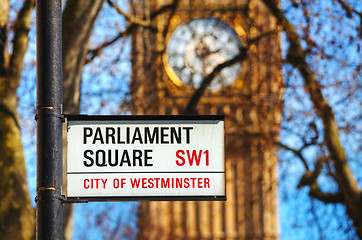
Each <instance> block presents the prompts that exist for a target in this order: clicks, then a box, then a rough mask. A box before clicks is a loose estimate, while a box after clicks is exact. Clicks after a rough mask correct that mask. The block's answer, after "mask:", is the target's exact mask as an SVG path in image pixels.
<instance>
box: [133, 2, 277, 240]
mask: <svg viewBox="0 0 362 240" xmlns="http://www.w3.org/2000/svg"><path fill="white" fill-rule="evenodd" d="M173 2H174V1H173V0H134V1H133V2H132V4H131V9H132V11H133V14H134V15H136V16H138V18H140V19H144V22H143V24H144V25H145V26H140V25H138V26H137V27H135V29H134V32H133V35H132V53H131V57H132V64H133V65H132V71H133V73H132V81H131V90H132V92H131V106H132V111H133V114H138V115H149V114H160V115H164V114H172V115H175V114H182V113H183V112H184V109H185V107H186V105H187V103H188V101H189V100H190V98H191V96H192V94H193V93H194V91H195V89H197V88H198V87H199V85H200V81H201V80H202V77H205V76H207V75H208V74H210V72H211V71H212V70H213V69H214V68H215V67H216V66H217V65H218V64H220V63H222V62H225V61H227V60H229V59H230V58H233V57H234V56H235V55H237V54H238V49H239V48H241V47H245V48H246V49H248V50H247V52H246V57H245V58H244V59H243V61H242V62H239V63H237V64H234V65H232V66H231V67H227V68H224V69H223V70H222V71H221V73H220V74H219V75H218V76H217V77H215V78H214V82H213V83H212V84H211V87H209V89H208V90H206V92H205V93H204V95H203V97H202V98H201V100H200V102H199V103H198V104H197V114H225V116H226V118H225V134H226V135H225V144H226V146H225V149H226V150H225V151H226V175H227V177H226V191H227V201H226V202H197V201H195V202H177V201H176V202H142V203H141V205H140V208H139V219H138V226H139V228H140V229H139V230H140V232H139V235H138V237H139V239H278V233H279V229H278V214H277V212H278V211H277V205H278V203H277V172H276V164H277V147H276V145H275V143H274V142H275V141H276V140H277V139H278V132H279V126H280V121H281V117H280V115H281V95H282V93H281V69H280V49H279V37H278V33H277V29H276V24H275V21H274V19H273V18H272V17H271V16H270V14H269V13H268V10H267V9H266V7H265V6H264V5H263V4H262V3H261V2H260V1H257V0H251V1H250V0H249V1H248V0H222V1H221V0H202V1H201V0H178V1H175V2H177V4H176V5H173V4H172V3H173ZM149 23H150V27H149V26H146V25H148V24H149ZM229 46H230V47H229Z"/></svg>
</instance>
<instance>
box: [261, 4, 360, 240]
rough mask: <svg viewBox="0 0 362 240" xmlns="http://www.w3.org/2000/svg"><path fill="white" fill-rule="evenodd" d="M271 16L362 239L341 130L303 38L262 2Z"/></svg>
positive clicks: (278, 12) (273, 7)
mask: <svg viewBox="0 0 362 240" xmlns="http://www.w3.org/2000/svg"><path fill="white" fill-rule="evenodd" d="M263 2H264V4H265V5H266V6H267V7H268V8H269V10H270V11H271V13H272V14H273V15H274V16H275V17H276V19H277V21H278V23H279V24H280V25H281V26H282V27H283V30H284V32H285V34H286V37H287V39H288V42H289V43H290V46H289V49H288V54H287V61H288V62H289V63H290V64H291V65H292V66H293V67H294V68H296V69H297V70H298V71H299V73H300V74H301V76H302V78H303V80H304V88H305V90H306V91H307V92H308V93H309V95H310V98H311V100H312V103H313V105H314V108H315V109H316V110H317V114H318V116H319V118H320V119H321V120H322V123H323V127H324V136H325V139H324V141H325V144H326V146H327V148H328V151H329V154H330V157H331V159H332V162H333V164H334V168H335V169H336V177H337V183H338V185H339V189H340V190H341V193H342V194H343V196H344V198H345V199H346V202H347V208H348V212H349V213H350V214H349V216H350V217H351V218H352V219H353V220H354V222H353V223H354V226H355V227H356V230H357V233H358V235H359V236H361V237H362V221H361V220H360V216H362V207H361V202H362V193H361V190H360V189H359V186H358V183H357V180H356V178H355V176H354V174H353V172H352V171H351V169H350V166H349V165H348V163H347V157H346V154H345V150H344V148H343V146H342V144H341V142H340V139H339V130H338V126H337V123H336V120H335V116H334V113H333V110H332V108H331V107H330V106H329V104H328V102H327V100H326V99H325V98H324V96H323V94H322V89H321V86H320V84H319V82H318V79H317V76H316V74H315V72H313V70H312V69H311V67H310V66H309V64H308V63H307V60H306V54H305V52H304V50H303V48H302V46H301V43H300V40H299V39H300V36H299V35H298V34H297V32H296V31H295V28H294V27H293V26H292V25H291V24H290V22H289V21H288V19H287V18H286V17H285V16H284V14H283V12H282V11H281V10H280V9H279V8H278V6H277V5H276V3H275V2H274V1H272V0H263Z"/></svg>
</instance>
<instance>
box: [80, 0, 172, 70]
mask: <svg viewBox="0 0 362 240" xmlns="http://www.w3.org/2000/svg"><path fill="white" fill-rule="evenodd" d="M107 1H108V2H109V3H111V4H113V5H114V3H113V2H111V1H110V0H107ZM174 8H175V3H172V4H166V5H163V6H161V7H159V8H157V9H155V11H154V12H152V13H151V16H150V17H151V20H152V19H154V18H155V17H157V16H158V15H160V14H162V13H164V12H167V11H172V10H173V9H174ZM117 11H118V10H117ZM118 12H119V13H120V14H122V15H124V14H126V15H127V16H128V17H129V19H130V22H131V24H130V25H129V26H128V27H127V29H126V30H124V31H122V32H119V33H118V34H117V36H115V37H114V38H112V39H111V40H110V41H106V42H104V43H102V44H101V45H99V46H98V47H96V48H94V49H91V50H88V55H90V56H89V57H88V58H87V59H86V61H85V64H88V63H90V62H91V61H93V60H94V58H96V57H98V56H99V55H100V54H101V53H102V50H103V49H104V48H106V47H109V46H111V45H112V44H114V43H115V42H117V41H118V40H119V39H121V38H124V37H128V36H129V35H130V34H131V33H132V32H133V31H134V29H135V28H136V27H137V26H142V27H145V28H148V29H150V30H151V31H154V32H156V31H157V29H156V28H155V27H153V26H152V25H151V22H150V21H144V20H141V19H139V18H136V17H134V16H132V15H131V14H127V13H124V14H123V11H122V10H121V9H119V11H118ZM126 15H124V16H125V17H126ZM126 18H127V17H126ZM131 19H133V20H135V21H132V20H131ZM146 22H148V24H145V23H146Z"/></svg>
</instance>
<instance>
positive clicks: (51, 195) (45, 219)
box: [36, 0, 63, 239]
mask: <svg viewBox="0 0 362 240" xmlns="http://www.w3.org/2000/svg"><path fill="white" fill-rule="evenodd" d="M61 13H62V7H61V0H37V1H36V27H37V34H36V37H37V41H36V44H37V115H36V119H37V197H36V201H37V208H36V238H37V239H63V207H62V196H61V189H62V171H63V170H62V169H63V168H62V167H63V164H62V119H63V118H62V18H61Z"/></svg>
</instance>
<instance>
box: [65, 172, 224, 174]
mask: <svg viewBox="0 0 362 240" xmlns="http://www.w3.org/2000/svg"><path fill="white" fill-rule="evenodd" d="M122 173H151V174H152V173H157V174H159V173H225V171H198V172H196V171H195V172H193V171H188V172H177V171H173V172H67V174H122Z"/></svg>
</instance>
